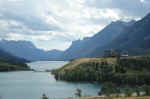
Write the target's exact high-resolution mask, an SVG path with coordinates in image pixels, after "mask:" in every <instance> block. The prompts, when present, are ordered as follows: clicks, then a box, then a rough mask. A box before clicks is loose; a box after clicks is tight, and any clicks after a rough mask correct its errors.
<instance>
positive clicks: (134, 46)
mask: <svg viewBox="0 0 150 99" xmlns="http://www.w3.org/2000/svg"><path fill="white" fill-rule="evenodd" d="M149 26H150V14H148V15H146V16H145V17H144V18H142V19H141V20H138V21H135V20H132V21H130V22H123V21H115V22H112V23H110V24H109V25H107V26H106V27H105V28H104V29H102V30H101V31H99V32H98V33H96V34H95V35H94V36H92V37H86V38H84V39H83V40H76V41H73V42H72V44H71V46H70V47H69V48H68V49H67V50H65V51H59V50H51V51H44V50H42V49H38V48H36V47H35V46H34V44H32V42H29V41H8V40H1V41H0V48H1V49H4V50H5V51H7V52H9V53H11V54H13V55H15V56H17V57H21V58H24V59H27V60H31V61H36V60H71V59H75V58H83V57H101V56H102V55H103V52H104V50H106V49H119V50H124V51H127V52H128V53H129V55H131V56H134V55H136V56H137V55H149V54H150V44H149V42H150V28H149Z"/></svg>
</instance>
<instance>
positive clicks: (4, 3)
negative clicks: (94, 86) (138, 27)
mask: <svg viewBox="0 0 150 99" xmlns="http://www.w3.org/2000/svg"><path fill="white" fill-rule="evenodd" d="M148 13H150V0H0V39H6V40H26V41H32V42H33V43H34V44H35V45H36V46H37V47H38V48H42V49H44V50H52V49H59V50H65V49H67V48H68V47H69V46H70V45H71V43H72V41H74V40H78V39H83V38H84V37H90V36H93V35H94V34H96V33H97V32H98V31H100V30H101V29H103V28H104V27H105V26H106V25H108V24H109V23H111V22H112V21H117V20H125V21H127V20H131V19H140V18H142V17H144V16H145V15H146V14H148Z"/></svg>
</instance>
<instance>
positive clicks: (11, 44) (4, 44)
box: [0, 40, 62, 61]
mask: <svg viewBox="0 0 150 99" xmlns="http://www.w3.org/2000/svg"><path fill="white" fill-rule="evenodd" d="M0 47H1V48H2V49H4V50H5V51H7V52H9V53H11V54H12V55H15V56H17V57H21V58H24V59H27V60H30V61H36V60H56V59H58V58H57V57H58V56H59V54H61V52H62V51H58V50H57V51H54V50H52V51H44V50H42V49H38V48H36V47H35V45H34V44H33V43H32V42H30V41H8V40H1V41H0ZM54 55H55V56H54Z"/></svg>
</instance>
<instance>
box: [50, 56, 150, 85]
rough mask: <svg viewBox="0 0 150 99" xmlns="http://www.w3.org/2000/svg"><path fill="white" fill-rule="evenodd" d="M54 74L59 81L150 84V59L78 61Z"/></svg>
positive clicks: (91, 59) (57, 70)
mask: <svg viewBox="0 0 150 99" xmlns="http://www.w3.org/2000/svg"><path fill="white" fill-rule="evenodd" d="M52 73H53V74H54V75H55V78H56V79H57V80H66V81H90V82H91V81H97V82H100V83H102V82H110V81H111V82H113V83H115V84H118V85H143V84H150V82H149V81H150V57H145V56H143V57H142V56H141V57H127V58H120V59H116V58H83V59H76V60H73V61H71V62H70V63H68V64H66V65H65V66H63V67H62V68H59V69H56V70H53V71H52Z"/></svg>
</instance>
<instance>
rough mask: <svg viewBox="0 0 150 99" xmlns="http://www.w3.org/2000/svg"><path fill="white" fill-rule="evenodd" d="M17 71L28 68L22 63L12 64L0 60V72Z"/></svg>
mask: <svg viewBox="0 0 150 99" xmlns="http://www.w3.org/2000/svg"><path fill="white" fill-rule="evenodd" d="M17 70H30V68H29V67H28V66H27V65H26V64H24V63H14V62H10V61H2V60H0V72H4V71H17Z"/></svg>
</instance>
